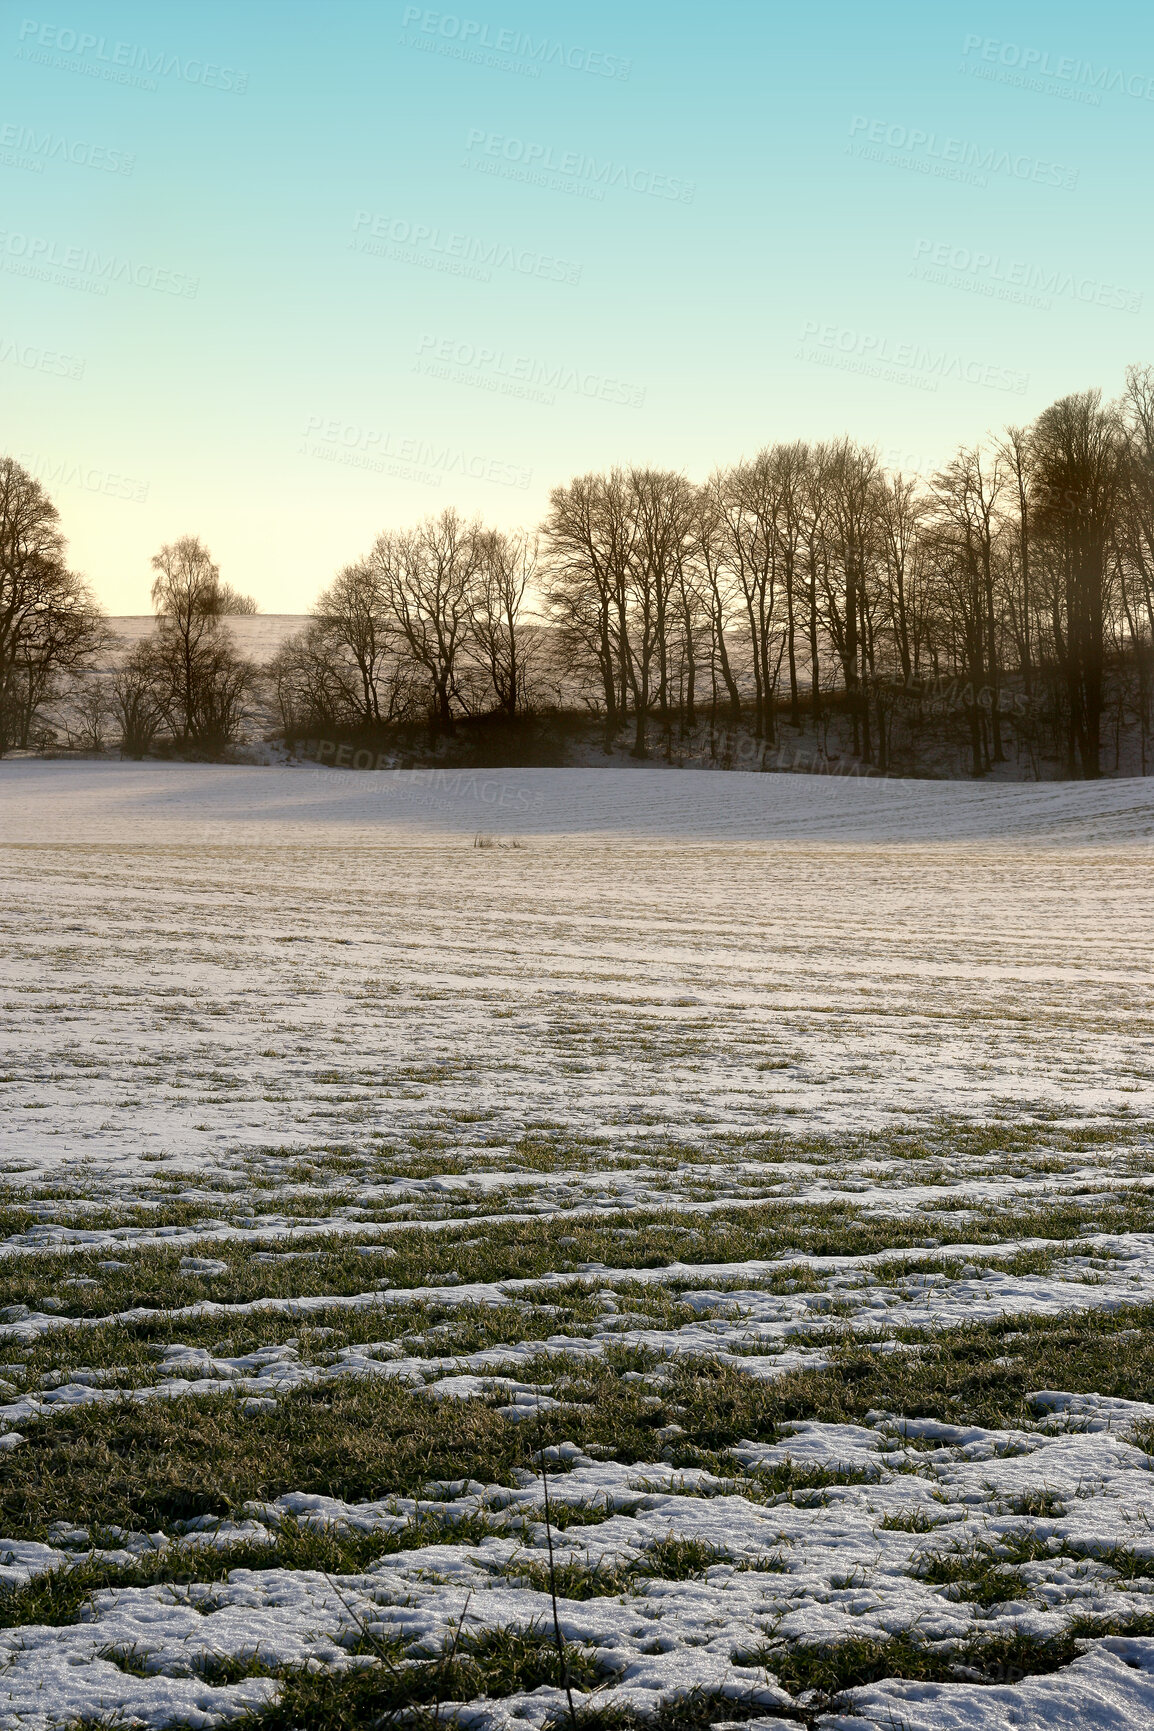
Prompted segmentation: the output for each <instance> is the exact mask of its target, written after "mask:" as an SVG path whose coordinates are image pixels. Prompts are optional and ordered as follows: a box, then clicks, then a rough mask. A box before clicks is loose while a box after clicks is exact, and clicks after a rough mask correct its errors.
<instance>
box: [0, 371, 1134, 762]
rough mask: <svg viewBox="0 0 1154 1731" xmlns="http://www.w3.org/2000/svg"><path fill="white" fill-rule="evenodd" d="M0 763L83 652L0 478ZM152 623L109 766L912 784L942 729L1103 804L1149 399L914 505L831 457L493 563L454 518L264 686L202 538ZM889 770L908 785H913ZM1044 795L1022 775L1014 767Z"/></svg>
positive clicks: (645, 492)
mask: <svg viewBox="0 0 1154 1731" xmlns="http://www.w3.org/2000/svg"><path fill="white" fill-rule="evenodd" d="M0 537H2V543H0V560H2V568H0V744H2V745H4V746H5V747H6V748H11V747H12V746H14V745H27V744H28V743H29V740H30V738H31V737H32V736H33V734H34V730H35V718H36V716H37V714H38V713H39V712H40V711H41V710H42V709H43V707H44V705H45V704H46V703H47V702H48V701H49V700H50V698H51V697H52V696H54V695H56V694H58V692H59V688H60V685H61V682H66V681H68V680H72V681H75V680H76V679H77V677H78V676H81V675H83V672H84V669H85V668H86V667H91V665H92V664H93V662H94V660H95V659H96V657H97V655H98V654H99V652H100V649H101V643H102V631H103V626H102V623H101V621H100V619H99V616H98V613H97V610H96V609H95V606H94V604H93V602H92V598H91V596H90V594H89V593H88V591H87V588H86V586H85V585H84V584H83V582H82V580H81V579H79V578H78V577H75V576H73V575H71V574H69V573H68V571H67V569H66V566H65V563H64V556H63V542H62V540H61V538H60V534H59V528H58V524H57V520H56V513H55V509H54V507H53V506H52V505H51V503H50V502H49V501H48V500H47V499H46V497H45V496H44V494H43V492H42V491H41V489H40V488H39V485H38V483H37V482H35V481H34V480H33V479H32V478H31V477H29V476H27V475H25V474H24V472H23V471H22V470H20V469H19V467H18V466H17V465H15V464H14V463H12V462H11V461H8V462H6V463H4V464H3V465H0ZM153 566H154V570H155V573H156V576H155V581H154V585H153V600H154V604H155V606H156V609H157V622H156V627H155V629H154V632H153V634H152V636H151V638H149V639H147V640H145V642H143V643H141V644H139V645H138V646H137V647H136V648H135V649H134V650H133V651H132V652H131V654H130V655H128V656H127V657H126V658H125V659H124V660H122V662H121V663H120V665H119V666H118V668H117V669H116V671H115V673H114V674H113V675H112V678H111V684H110V688H109V689H108V691H107V692H106V697H107V701H108V703H109V704H110V705H111V712H112V713H113V715H114V719H115V723H116V725H117V727H118V729H119V736H120V739H121V741H122V743H123V745H124V748H125V749H128V750H130V751H132V752H133V753H134V754H138V755H139V754H142V753H143V752H145V751H147V750H149V749H151V748H152V747H153V745H154V744H155V742H156V740H157V738H158V737H164V738H165V739H167V740H168V741H170V742H171V743H172V744H174V745H175V746H176V747H177V748H179V749H186V750H196V751H213V750H220V749H222V748H223V746H224V745H225V744H227V743H228V742H229V741H230V740H232V739H234V738H236V737H237V734H238V733H239V731H240V730H241V729H242V727H243V725H244V723H245V720H246V718H247V717H249V716H250V715H252V714H253V713H255V711H256V708H257V706H258V705H259V704H260V703H261V702H262V701H263V702H265V703H267V704H271V705H272V706H273V708H274V709H275V712H276V714H277V716H278V719H279V722H280V726H281V728H282V730H283V731H284V733H285V734H286V735H287V736H288V737H290V738H299V737H301V736H303V735H307V734H313V735H316V734H318V733H321V734H326V733H327V734H332V733H333V732H335V731H337V730H342V729H343V730H353V731H360V732H363V733H365V734H370V733H373V732H379V731H380V730H382V729H388V728H390V727H394V726H396V725H398V724H402V723H403V724H413V723H416V722H422V723H427V724H428V725H429V726H431V728H432V729H433V730H434V732H439V733H446V732H451V731H452V730H453V729H454V728H455V727H457V726H458V725H459V724H460V722H461V721H462V720H463V718H466V717H478V716H486V715H496V716H500V717H502V718H504V719H506V720H512V719H515V718H516V717H518V716H522V715H526V714H531V713H534V712H539V711H540V710H542V709H547V708H553V709H556V708H570V709H581V710H583V711H585V712H586V713H589V714H593V715H596V716H598V717H599V718H600V720H601V722H602V723H603V725H604V728H605V735H606V739H607V740H612V739H617V738H619V737H621V736H622V735H623V734H624V735H625V736H626V737H627V738H628V740H629V743H630V748H631V750H632V751H633V752H634V753H635V754H636V755H637V756H638V757H644V756H646V755H648V754H649V753H650V751H651V750H652V749H653V748H654V741H655V736H656V738H657V739H659V740H660V741H662V742H665V743H666V744H667V743H668V741H669V740H670V739H671V738H672V737H674V736H676V735H677V734H679V733H680V734H684V733H685V732H686V730H691V729H693V728H694V727H695V726H696V725H698V724H699V723H700V722H701V721H702V719H703V718H708V721H709V723H710V725H711V726H713V725H715V724H716V723H717V722H718V720H719V719H721V720H722V721H723V722H724V723H726V724H728V725H730V726H732V727H738V726H740V727H741V728H743V729H745V730H747V731H748V732H749V733H751V734H752V735H753V736H754V737H755V738H756V739H758V740H760V741H763V742H766V743H767V744H770V745H772V744H773V743H774V742H775V741H776V740H777V739H778V738H779V737H780V736H781V735H782V730H783V729H792V730H795V733H796V732H800V731H808V730H812V734H813V737H814V739H815V740H819V741H825V740H827V739H828V736H829V729H830V726H831V723H836V726H837V727H838V728H840V730H841V737H843V738H844V741H845V744H846V748H847V749H848V750H849V751H850V752H852V754H853V755H854V757H855V758H857V759H858V760H860V761H861V762H863V763H866V764H872V765H875V766H877V767H878V768H879V769H882V770H885V769H889V768H892V767H893V766H894V764H895V762H896V763H898V764H899V766H901V765H904V764H905V763H906V762H907V761H908V759H909V753H910V751H911V750H914V751H915V752H916V747H917V744H918V741H919V739H921V738H923V737H928V736H929V733H930V732H931V731H932V729H933V728H934V726H936V725H940V724H939V722H938V721H937V719H936V718H937V717H939V716H940V714H941V712H942V709H943V698H942V693H943V691H945V692H947V693H949V694H950V696H949V699H948V701H947V702H946V703H945V707H946V708H947V709H948V710H949V711H950V715H951V725H952V726H953V727H954V729H955V732H956V734H957V735H958V737H959V738H961V739H962V740H964V745H965V752H966V767H967V768H968V769H969V771H970V773H972V774H974V775H982V774H985V773H986V772H987V771H988V770H990V769H991V768H992V767H994V766H995V765H997V764H999V763H1002V762H1004V761H1006V758H1007V755H1009V754H1010V753H1011V752H1015V753H1018V754H1019V755H1020V753H1021V751H1022V750H1023V749H1027V750H1028V751H1029V752H1030V753H1031V754H1034V755H1036V754H1037V753H1038V752H1039V751H1040V752H1041V753H1042V754H1043V755H1047V756H1053V757H1054V758H1056V759H1057V761H1058V762H1059V764H1060V766H1061V768H1062V770H1063V771H1064V773H1066V774H1068V775H1077V776H1082V777H1086V778H1091V779H1092V778H1094V777H1096V776H1098V775H1099V774H1100V773H1101V772H1102V768H1103V751H1104V748H1105V743H1106V738H1105V736H1106V733H1107V732H1108V731H1109V730H1110V729H1111V728H1112V729H1113V733H1114V737H1115V756H1117V740H1118V738H1119V737H1120V736H1121V732H1122V730H1123V729H1125V730H1126V732H1127V736H1128V737H1133V738H1134V739H1136V741H1137V752H1138V758H1137V765H1136V766H1137V767H1140V770H1141V773H1142V774H1146V773H1147V770H1148V762H1149V755H1150V739H1151V727H1152V722H1154V713H1152V706H1154V371H1152V370H1151V369H1148V368H1131V369H1130V370H1129V372H1128V373H1127V376H1126V382H1125V387H1124V389H1123V391H1122V393H1121V395H1120V396H1119V397H1118V398H1117V399H1116V400H1114V401H1109V402H1107V401H1104V400H1103V397H1102V394H1101V393H1100V392H1099V391H1084V392H1081V393H1077V394H1075V395H1071V396H1067V397H1064V398H1062V399H1061V400H1059V401H1058V402H1056V403H1054V404H1053V405H1052V406H1051V407H1049V408H1047V409H1046V410H1044V411H1043V412H1042V413H1041V414H1040V415H1039V416H1038V418H1037V419H1036V420H1035V421H1034V422H1033V423H1032V424H1031V425H1029V426H1026V427H1009V428H1007V429H1006V430H1005V431H1004V432H1003V433H1002V434H1001V435H999V436H997V437H993V438H991V439H989V440H987V441H986V442H984V443H982V444H979V445H975V446H972V447H963V448H961V449H959V450H958V451H957V452H956V453H955V455H954V456H953V457H952V458H951V459H950V460H949V461H948V462H947V463H946V464H945V465H944V467H943V468H942V469H941V470H940V471H939V472H938V473H936V474H935V475H933V476H932V477H929V478H927V479H922V478H920V477H906V476H903V475H901V474H896V473H891V472H888V471H887V470H886V469H885V468H884V466H883V465H882V463H881V461H880V459H879V457H878V454H877V452H876V450H875V449H873V448H872V447H869V446H865V445H862V444H859V443H857V442H856V441H854V440H851V439H848V438H843V439H838V440H832V441H826V442H806V441H799V440H795V441H792V442H788V443H777V444H773V445H770V446H767V447H766V448H765V449H763V450H761V451H759V452H757V453H756V454H755V455H754V456H752V457H750V458H747V459H744V460H742V461H740V462H738V463H736V464H733V465H730V466H728V467H723V468H720V469H718V470H716V471H715V472H714V473H713V474H712V475H711V476H709V477H708V479H707V480H705V481H704V482H701V483H695V482H693V481H691V480H689V479H688V478H687V477H686V476H685V475H684V474H682V473H678V472H675V471H671V470H663V469H655V468H641V467H632V468H614V469H612V470H608V471H605V472H602V473H599V474H589V475H583V476H579V477H576V478H574V479H573V480H571V481H569V482H567V483H565V484H564V485H561V486H558V487H556V488H554V489H553V491H552V493H551V495H550V500H549V506H548V510H547V512H546V515H545V517H544V520H543V522H542V523H541V524H540V525H539V526H538V527H537V528H536V529H535V530H532V531H525V532H519V533H509V532H505V531H501V530H497V529H492V528H489V527H487V526H486V525H484V524H483V523H482V522H480V521H478V520H473V521H469V520H466V519H465V518H464V517H463V516H462V515H461V514H460V513H459V512H457V511H455V510H452V509H449V510H445V511H443V512H441V513H440V515H439V516H436V517H432V518H430V519H428V520H426V521H425V522H423V523H421V524H418V525H417V526H416V527H414V528H411V529H408V530H388V531H386V532H385V533H383V534H381V535H380V536H379V537H378V538H377V540H376V542H375V543H374V545H373V546H372V548H371V549H370V550H369V552H368V553H367V554H366V555H365V556H364V557H363V558H361V559H359V560H357V561H355V562H354V563H352V564H350V565H348V566H346V567H345V568H343V569H342V570H341V571H340V572H339V573H338V575H337V576H336V578H335V579H334V580H333V581H332V582H331V583H330V584H329V585H328V587H327V588H325V589H324V590H323V591H322V593H321V594H320V596H319V597H318V599H317V602H316V604H315V606H314V608H313V611H312V613H311V615H310V617H309V619H308V622H307V624H306V625H305V627H304V628H303V629H302V630H301V631H300V632H298V633H297V634H296V635H295V636H294V637H292V638H290V639H288V640H287V641H286V642H285V643H284V644H282V646H281V648H280V649H279V651H278V652H277V653H276V655H275V656H274V657H273V658H272V660H271V662H270V663H269V664H268V666H267V667H266V668H264V669H257V668H256V667H254V666H253V665H252V664H251V663H249V662H247V661H246V660H245V659H244V658H243V657H242V656H240V655H239V653H238V652H237V650H236V648H235V645H234V643H233V640H232V637H231V635H230V633H229V631H228V628H227V619H228V617H229V615H230V614H231V613H235V612H237V611H245V610H250V609H251V608H252V603H251V602H249V601H247V599H246V598H245V597H243V596H238V595H237V594H236V593H235V592H234V591H233V590H232V589H231V588H230V587H229V586H228V585H227V584H224V583H222V581H221V578H220V573H219V571H218V570H217V568H216V566H215V565H214V564H213V562H212V560H211V557H210V556H209V554H208V552H207V550H206V549H205V548H204V547H203V546H202V544H201V543H200V542H199V541H198V540H196V539H195V538H193V537H185V538H184V539H182V540H180V541H177V542H174V543H173V544H171V545H169V546H166V547H164V548H162V549H161V551H160V553H159V554H158V555H157V556H156V558H155V559H154V560H153ZM903 754H904V755H903ZM1035 772H1036V764H1035Z"/></svg>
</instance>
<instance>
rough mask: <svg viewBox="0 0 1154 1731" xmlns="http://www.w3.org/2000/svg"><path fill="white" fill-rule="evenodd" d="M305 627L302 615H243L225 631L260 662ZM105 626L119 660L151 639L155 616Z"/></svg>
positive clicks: (122, 617) (121, 617) (124, 617)
mask: <svg viewBox="0 0 1154 1731" xmlns="http://www.w3.org/2000/svg"><path fill="white" fill-rule="evenodd" d="M307 624H308V616H307V615H306V614H303V613H251V614H244V613H242V614H237V615H236V616H234V617H233V618H230V619H229V621H228V628H229V631H230V632H231V633H232V635H233V637H234V638H235V639H236V644H237V647H238V648H239V649H240V650H241V652H242V654H244V655H249V656H251V657H252V659H253V660H254V661H262V662H263V661H268V660H269V659H270V658H271V657H272V656H274V655H275V654H276V652H277V650H278V649H279V648H280V646H281V644H282V643H283V642H284V640H285V638H286V637H291V636H292V635H293V633H294V631H300V630H302V629H303V628H304V626H305V625H307ZM108 625H109V628H110V630H112V631H113V632H115V634H116V637H117V638H118V639H119V643H118V644H117V646H116V647H117V655H118V656H119V655H120V654H123V653H124V651H125V650H127V649H131V647H132V645H133V644H134V643H139V642H140V639H141V638H142V637H149V636H151V634H152V632H153V631H154V630H155V628H156V616H155V615H154V614H152V613H124V614H116V615H113V616H111V617H110V618H109V620H108Z"/></svg>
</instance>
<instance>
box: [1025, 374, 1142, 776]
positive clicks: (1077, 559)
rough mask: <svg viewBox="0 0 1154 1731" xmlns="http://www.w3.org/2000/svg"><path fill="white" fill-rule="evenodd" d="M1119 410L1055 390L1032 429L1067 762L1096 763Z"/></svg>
mask: <svg viewBox="0 0 1154 1731" xmlns="http://www.w3.org/2000/svg"><path fill="white" fill-rule="evenodd" d="M1123 448H1124V445H1123V438H1122V430H1121V424H1120V420H1119V417H1118V414H1117V412H1116V411H1115V410H1113V409H1111V408H1104V407H1103V406H1102V394H1101V392H1100V391H1082V392H1081V393H1080V394H1078V395H1076V396H1069V397H1062V398H1061V399H1060V400H1059V401H1058V402H1056V403H1054V404H1052V405H1051V407H1050V408H1048V409H1046V410H1045V411H1044V412H1043V413H1042V414H1041V415H1040V416H1039V417H1038V420H1037V423H1036V425H1035V429H1034V449H1035V453H1036V474H1037V480H1038V503H1037V506H1036V509H1035V522H1036V525H1037V528H1038V531H1039V537H1040V540H1041V547H1042V557H1043V562H1044V568H1045V574H1046V579H1047V587H1048V594H1049V600H1050V611H1051V622H1052V627H1053V633H1054V649H1055V654H1056V657H1057V661H1058V666H1059V669H1060V672H1061V677H1062V680H1063V684H1064V687H1065V696H1066V705H1067V715H1066V722H1067V729H1068V767H1069V770H1070V772H1071V773H1073V772H1074V770H1075V767H1077V768H1078V769H1080V771H1081V774H1082V776H1083V777H1084V778H1085V779H1086V780H1096V779H1097V777H1098V776H1099V775H1100V773H1101V722H1102V707H1103V697H1104V684H1105V661H1106V622H1107V620H1106V616H1107V610H1108V607H1109V603H1110V600H1111V596H1110V577H1111V572H1110V551H1111V546H1112V544H1113V541H1114V538H1115V536H1116V532H1117V526H1118V513H1119V507H1120V503H1121V497H1122V491H1121V483H1122V478H1123V464H1122V456H1123Z"/></svg>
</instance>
